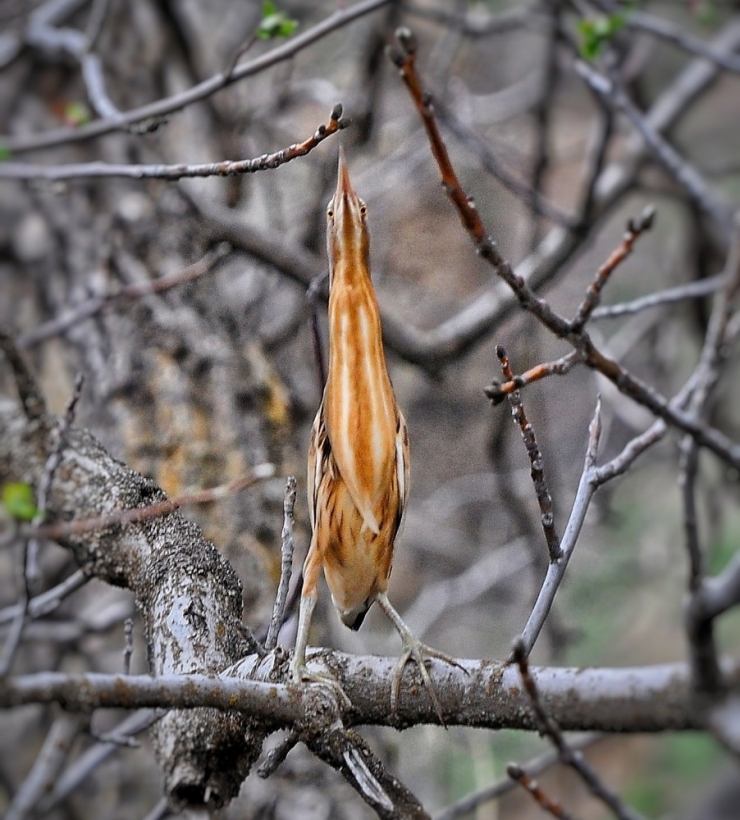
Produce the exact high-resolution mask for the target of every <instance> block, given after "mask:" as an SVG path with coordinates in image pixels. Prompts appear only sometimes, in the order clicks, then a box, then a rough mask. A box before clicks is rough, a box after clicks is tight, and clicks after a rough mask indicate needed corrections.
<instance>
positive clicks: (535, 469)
mask: <svg viewBox="0 0 740 820" xmlns="http://www.w3.org/2000/svg"><path fill="white" fill-rule="evenodd" d="M496 355H497V356H498V358H499V362H500V363H501V370H502V371H503V374H504V378H505V379H506V380H507V382H509V383H511V382H513V381H514V373H513V371H512V369H511V364H510V363H509V359H508V356H507V355H506V351H505V350H504V349H503V347H501V345H498V346H497V347H496ZM509 402H510V403H511V414H512V416H513V417H514V422H515V423H516V424H518V425H519V429H520V431H521V434H522V439H523V440H524V446H525V447H526V449H527V455H528V456H529V464H530V475H531V476H532V483H533V484H534V491H535V495H536V496H537V503H538V504H539V506H540V521H541V523H542V529H543V531H544V533H545V541H546V543H547V552H548V554H549V556H550V562H551V563H552V562H553V561H557V560H558V559H559V558H560V557H561V556H562V554H563V551H562V549H561V548H560V539H559V538H558V534H557V532H556V530H555V514H554V512H553V509H552V496H551V495H550V490H549V488H548V486H547V479H546V478H545V470H544V462H543V459H542V453H541V452H540V448H539V445H538V444H537V438H536V437H535V434H534V429H533V428H532V425H531V424H530V423H529V420H528V419H527V416H526V414H525V412H524V406H523V405H522V400H521V396H520V395H519V391H518V390H514V391H513V392H512V393H510V394H509Z"/></svg>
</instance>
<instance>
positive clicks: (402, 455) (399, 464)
mask: <svg viewBox="0 0 740 820" xmlns="http://www.w3.org/2000/svg"><path fill="white" fill-rule="evenodd" d="M396 479H397V481H398V515H397V521H398V525H397V528H396V534H398V532H399V530H400V529H401V524H402V523H403V516H404V513H405V512H406V502H407V501H408V498H409V487H410V479H411V470H410V462H409V431H408V427H407V426H406V419H405V418H404V417H403V414H402V413H401V411H400V410H399V411H398V426H397V427H396Z"/></svg>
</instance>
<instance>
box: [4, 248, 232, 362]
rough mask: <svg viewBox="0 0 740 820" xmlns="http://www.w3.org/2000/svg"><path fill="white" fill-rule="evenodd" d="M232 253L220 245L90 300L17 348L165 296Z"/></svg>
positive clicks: (27, 337)
mask: <svg viewBox="0 0 740 820" xmlns="http://www.w3.org/2000/svg"><path fill="white" fill-rule="evenodd" d="M229 253H231V246H230V245H229V244H228V243H227V242H221V243H219V244H218V245H217V246H216V247H215V248H213V249H212V250H210V251H208V252H207V253H206V254H205V255H204V256H203V257H202V258H201V259H199V260H198V261H197V262H194V263H193V264H192V265H188V267H187V268H184V269H183V270H181V271H177V272H175V273H170V274H167V275H165V276H160V277H158V278H156V279H150V280H149V281H146V282H132V283H130V284H127V285H123V287H121V288H120V290H117V291H115V292H113V293H107V294H103V295H101V296H93V297H91V298H90V299H86V300H85V301H84V302H80V304H79V305H76V306H75V307H73V308H70V309H69V310H68V311H66V312H65V313H63V314H62V315H61V316H57V317H56V318H55V319H50V320H49V321H48V322H44V323H43V324H40V325H37V326H36V327H35V328H33V330H29V331H28V332H27V333H22V334H21V335H20V336H19V337H18V339H17V344H18V346H19V347H20V348H26V349H28V348H31V347H35V346H36V345H37V344H40V343H41V342H43V341H46V340H47V339H50V338H51V337H53V336H58V335H59V334H60V333H64V332H65V331H67V330H69V328H71V327H74V326H75V325H77V324H79V323H80V322H83V321H85V320H86V319H90V318H92V317H93V316H95V315H96V314H97V313H99V312H100V311H101V310H104V309H106V308H108V307H111V306H113V305H115V304H117V303H118V302H121V301H125V300H127V299H129V300H135V299H140V298H142V297H143V296H147V295H150V294H153V293H164V292H165V291H166V290H169V289H170V288H174V287H177V286H179V285H184V284H186V283H188V282H192V281H194V280H196V279H198V278H200V277H201V276H204V275H205V274H207V273H210V272H211V271H213V270H214V269H215V267H216V265H217V264H218V262H220V261H221V260H222V259H223V258H224V257H226V256H228V254H229Z"/></svg>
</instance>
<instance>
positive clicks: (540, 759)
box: [434, 733, 605, 820]
mask: <svg viewBox="0 0 740 820" xmlns="http://www.w3.org/2000/svg"><path fill="white" fill-rule="evenodd" d="M604 737H605V735H603V734H597V733H592V734H587V735H583V736H582V737H579V738H578V739H576V740H574V741H572V742H571V744H570V745H571V748H572V749H573V750H578V751H582V750H583V749H588V748H590V747H591V746H593V745H594V744H595V743H598V742H599V741H600V740H603V739H604ZM558 762H560V755H559V754H558V753H557V751H554V750H552V749H548V750H547V751H546V752H543V753H542V754H541V755H538V756H537V757H535V758H533V759H532V760H530V761H528V762H527V763H525V764H524V765H523V766H521V767H520V768H521V769H522V770H523V771H524V773H525V774H526V775H527V776H529V777H536V776H537V775H540V774H542V773H543V772H545V771H547V769H549V768H551V767H552V766H553V765H555V764H556V763H558ZM515 788H516V783H515V782H514V781H513V780H512V779H511V778H510V777H503V778H501V779H500V780H497V781H496V782H495V783H493V784H491V785H490V786H485V787H484V788H482V789H481V790H480V791H477V792H475V793H474V794H469V795H467V796H465V797H462V798H460V800H457V801H456V802H454V803H452V804H451V805H450V806H447V808H445V809H443V810H442V811H441V812H439V813H438V814H435V815H434V820H456V818H458V817H460V816H461V815H467V814H470V813H471V812H473V811H475V809H477V808H478V806H481V805H483V804H484V803H488V802H489V801H491V800H496V799H498V798H499V797H503V796H504V795H505V794H508V793H509V792H511V791H513V790H514V789H515Z"/></svg>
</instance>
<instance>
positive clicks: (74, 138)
mask: <svg viewBox="0 0 740 820" xmlns="http://www.w3.org/2000/svg"><path fill="white" fill-rule="evenodd" d="M389 2H391V0H364V1H363V2H359V3H355V4H354V5H353V6H351V7H349V8H347V9H343V10H339V11H336V12H334V13H333V14H331V15H329V16H328V17H327V18H326V19H325V20H323V21H322V22H320V23H318V24H317V25H315V26H313V28H310V29H308V30H307V31H304V32H303V33H302V34H298V35H297V36H295V37H292V38H291V39H290V40H288V41H287V42H286V43H283V44H281V45H279V46H277V47H275V48H273V49H272V50H270V51H268V52H267V53H266V54H262V55H260V56H259V57H257V58H255V59H254V60H250V61H249V62H246V63H242V64H241V65H237V66H235V68H234V70H233V71H231V72H230V73H229V74H227V73H225V72H219V73H218V74H214V75H213V76H212V77H210V78H209V79H207V80H204V81H203V82H201V83H198V85H195V86H193V87H191V88H189V89H187V90H186V91H183V92H181V93H179V94H174V95H173V96H171V97H164V98H162V99H160V100H156V101H155V102H152V103H148V104H147V105H142V106H140V107H138V108H133V109H131V110H129V111H122V112H119V113H118V114H117V115H116V116H115V117H104V118H103V119H100V120H97V121H95V122H91V123H89V124H87V125H83V126H80V127H78V128H55V129H52V130H49V131H45V132H43V133H41V134H35V135H27V134H25V135H22V136H19V137H13V136H10V135H6V136H0V144H2V145H3V146H4V147H5V148H6V149H7V150H8V151H11V152H12V153H13V154H20V153H25V152H26V151H34V150H36V149H39V148H50V147H52V146H57V145H65V144H68V143H72V142H81V141H84V140H88V139H92V138H93V137H100V136H103V135H104V134H110V133H112V132H113V131H119V130H121V129H126V128H128V127H130V126H133V125H137V124H138V125H139V126H141V127H143V128H147V127H149V124H150V123H151V124H152V125H154V126H156V123H157V122H160V121H161V118H162V117H164V116H167V115H169V114H172V113H174V112H175V111H179V110H181V109H183V108H185V107H186V106H188V105H192V104H193V103H195V102H199V101H200V100H204V99H206V98H208V97H210V96H211V95H212V94H214V93H215V92H216V91H220V90H221V89H222V88H226V87H227V86H229V85H231V84H232V83H235V82H238V81H239V80H243V79H244V78H245V77H251V76H253V75H255V74H258V73H259V72H261V71H264V70H265V69H266V68H269V67H270V66H273V65H276V64H277V63H280V62H282V61H284V60H289V59H290V58H291V57H293V56H295V55H296V54H298V53H299V52H300V51H302V50H303V49H305V48H307V47H308V46H310V45H311V44H312V43H315V42H316V41H317V40H320V39H322V38H323V37H326V36H327V35H328V34H330V33H331V32H333V31H336V30H337V29H339V28H342V27H343V26H346V25H347V24H348V23H351V22H352V21H353V20H356V19H358V18H359V17H363V16H364V15H366V14H370V13H371V12H373V11H376V10H377V9H379V8H381V7H382V6H384V5H387V4H388V3H389Z"/></svg>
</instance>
